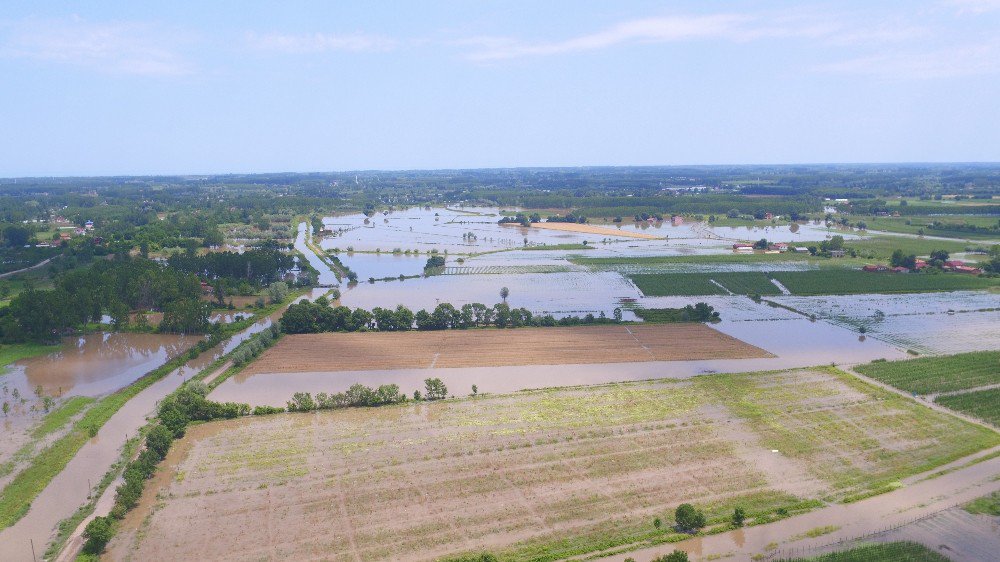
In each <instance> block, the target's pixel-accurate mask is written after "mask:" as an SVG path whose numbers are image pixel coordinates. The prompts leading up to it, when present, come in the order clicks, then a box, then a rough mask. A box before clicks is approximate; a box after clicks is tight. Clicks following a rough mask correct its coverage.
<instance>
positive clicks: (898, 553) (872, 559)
mask: <svg viewBox="0 0 1000 562" xmlns="http://www.w3.org/2000/svg"><path fill="white" fill-rule="evenodd" d="M949 560H950V559H949V558H948V557H946V556H944V555H941V554H938V553H937V552H935V551H933V550H931V549H929V548H927V547H926V546H924V545H922V544H919V543H915V542H891V543H884V544H879V543H873V544H866V545H861V546H856V547H854V548H851V549H848V550H840V551H837V552H831V553H829V554H823V555H820V556H816V557H813V558H795V559H791V560H790V561H789V562H949Z"/></svg>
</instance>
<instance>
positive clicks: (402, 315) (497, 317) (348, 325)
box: [281, 297, 616, 334]
mask: <svg viewBox="0 0 1000 562" xmlns="http://www.w3.org/2000/svg"><path fill="white" fill-rule="evenodd" d="M615 321H616V320H613V319H610V318H607V317H605V316H604V313H603V312H602V313H601V315H600V316H596V317H595V316H594V315H593V314H588V315H586V316H584V317H582V318H581V317H579V316H567V317H563V318H559V319H557V318H555V317H554V316H552V315H551V314H547V315H539V316H536V315H533V314H532V313H531V311H529V310H528V309H526V308H511V307H510V306H508V305H507V304H504V303H498V304H495V305H493V306H492V307H490V306H486V305H485V304H482V303H472V304H465V305H463V306H462V307H461V308H456V307H455V306H454V305H452V304H450V303H441V304H439V305H437V307H435V308H434V310H433V311H431V312H427V311H426V310H419V311H417V312H416V313H414V312H413V311H411V310H410V309H408V308H406V307H405V306H403V305H399V306H397V307H396V308H395V309H386V308H380V307H376V308H374V309H372V310H371V311H370V312H369V311H367V310H365V309H363V308H355V309H353V310H351V309H350V308H348V307H346V306H337V307H331V306H330V304H329V301H327V300H326V299H325V298H323V297H320V298H319V299H316V302H308V301H302V302H300V303H297V304H293V305H291V306H289V307H288V310H286V311H285V313H284V315H283V316H282V317H281V326H282V330H283V331H284V332H285V333H288V334H311V333H318V332H360V331H382V332H397V331H407V330H413V329H417V330H464V329H469V328H484V327H496V328H520V327H525V326H576V325H580V324H605V323H612V322H615Z"/></svg>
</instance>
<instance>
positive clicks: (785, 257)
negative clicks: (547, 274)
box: [569, 252, 829, 268]
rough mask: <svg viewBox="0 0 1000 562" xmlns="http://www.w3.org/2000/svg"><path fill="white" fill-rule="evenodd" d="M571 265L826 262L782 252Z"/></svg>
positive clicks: (580, 259)
mask: <svg viewBox="0 0 1000 562" xmlns="http://www.w3.org/2000/svg"><path fill="white" fill-rule="evenodd" d="M569 261H570V262H571V263H575V264H577V265H586V266H591V267H595V268H600V267H611V266H620V265H639V266H642V265H662V264H727V263H748V262H764V263H766V262H787V261H816V262H827V261H829V260H826V259H823V258H815V257H812V256H810V255H809V254H799V253H795V252H784V253H780V254H705V255H696V256H644V257H640V256H622V257H605V258H592V257H587V256H575V257H571V258H569Z"/></svg>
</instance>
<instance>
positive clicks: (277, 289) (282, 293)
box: [267, 281, 288, 304]
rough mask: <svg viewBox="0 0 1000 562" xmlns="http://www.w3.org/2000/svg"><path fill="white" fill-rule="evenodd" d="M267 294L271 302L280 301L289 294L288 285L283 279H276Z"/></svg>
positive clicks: (268, 288)
mask: <svg viewBox="0 0 1000 562" xmlns="http://www.w3.org/2000/svg"><path fill="white" fill-rule="evenodd" d="M267 296H268V298H270V299H271V303H272V304H273V303H279V302H281V301H283V300H285V297H287V296H288V285H287V284H286V283H284V282H283V281H275V282H274V283H271V284H270V285H269V286H268V287H267Z"/></svg>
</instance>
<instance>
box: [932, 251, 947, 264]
mask: <svg viewBox="0 0 1000 562" xmlns="http://www.w3.org/2000/svg"><path fill="white" fill-rule="evenodd" d="M948 257H949V256H948V252H946V251H944V250H934V251H933V252H931V260H941V261H948Z"/></svg>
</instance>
